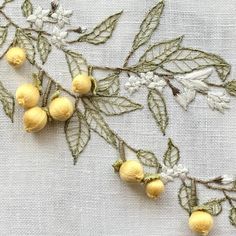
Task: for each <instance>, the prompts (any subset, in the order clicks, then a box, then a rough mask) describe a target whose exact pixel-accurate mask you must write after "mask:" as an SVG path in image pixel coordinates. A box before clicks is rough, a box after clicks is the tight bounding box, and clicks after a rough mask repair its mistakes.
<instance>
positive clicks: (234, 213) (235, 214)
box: [229, 208, 236, 227]
mask: <svg viewBox="0 0 236 236" xmlns="http://www.w3.org/2000/svg"><path fill="white" fill-rule="evenodd" d="M229 219H230V223H231V224H232V225H233V226H235V227H236V208H232V209H231V210H230V215H229Z"/></svg>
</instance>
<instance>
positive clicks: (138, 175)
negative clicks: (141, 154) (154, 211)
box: [119, 160, 165, 199]
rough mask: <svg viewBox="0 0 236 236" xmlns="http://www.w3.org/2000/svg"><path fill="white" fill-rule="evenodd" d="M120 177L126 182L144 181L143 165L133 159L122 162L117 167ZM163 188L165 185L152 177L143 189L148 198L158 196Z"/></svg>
mask: <svg viewBox="0 0 236 236" xmlns="http://www.w3.org/2000/svg"><path fill="white" fill-rule="evenodd" d="M119 175H120V178H121V179H122V180H123V181H125V182H128V183H141V182H145V181H144V179H145V174H144V169H143V166H142V165H141V164H140V163H139V162H138V161H135V160H127V161H125V162H123V163H122V164H121V166H120V168H119ZM164 190H165V185H164V183H163V182H162V181H161V180H160V179H153V180H150V181H148V182H147V183H146V184H145V191H146V194H147V196H148V197H149V198H152V199H156V198H158V197H159V196H160V195H161V194H162V193H163V192H164Z"/></svg>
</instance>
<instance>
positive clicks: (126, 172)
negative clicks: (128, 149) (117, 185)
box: [119, 160, 144, 183]
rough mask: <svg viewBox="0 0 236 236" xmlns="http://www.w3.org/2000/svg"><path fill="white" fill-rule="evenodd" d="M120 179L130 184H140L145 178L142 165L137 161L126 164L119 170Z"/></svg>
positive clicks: (129, 161)
mask: <svg viewBox="0 0 236 236" xmlns="http://www.w3.org/2000/svg"><path fill="white" fill-rule="evenodd" d="M119 174H120V178H121V179H122V180H123V181H126V182H130V183H139V182H141V181H142V179H143V178H144V170H143V167H142V165H141V164H140V163H139V162H138V161H135V160H128V161H126V162H124V163H123V164H122V165H121V167H120V170H119Z"/></svg>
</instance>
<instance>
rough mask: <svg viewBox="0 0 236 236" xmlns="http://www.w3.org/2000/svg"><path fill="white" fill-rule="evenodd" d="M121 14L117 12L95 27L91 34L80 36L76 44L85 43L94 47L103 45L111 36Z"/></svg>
mask: <svg viewBox="0 0 236 236" xmlns="http://www.w3.org/2000/svg"><path fill="white" fill-rule="evenodd" d="M121 14H122V12H119V13H116V14H114V15H112V16H109V17H108V18H107V19H106V20H104V21H103V22H102V23H100V24H99V25H97V26H96V27H95V28H94V29H93V30H92V32H91V33H88V34H85V35H82V36H81V37H80V38H79V39H78V42H87V43H91V44H95V45H98V44H103V43H105V42H106V41H107V40H108V39H109V38H110V37H111V36H112V34H113V31H114V29H115V27H116V24H117V22H118V19H119V18H120V16H121Z"/></svg>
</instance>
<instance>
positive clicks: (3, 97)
mask: <svg viewBox="0 0 236 236" xmlns="http://www.w3.org/2000/svg"><path fill="white" fill-rule="evenodd" d="M0 101H1V103H2V105H3V110H4V111H5V114H6V115H7V116H8V117H9V118H10V119H11V121H12V122H13V116H14V111H15V100H14V97H13V95H12V94H11V93H10V92H9V91H7V90H6V89H5V88H4V86H3V84H2V82H0Z"/></svg>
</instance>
